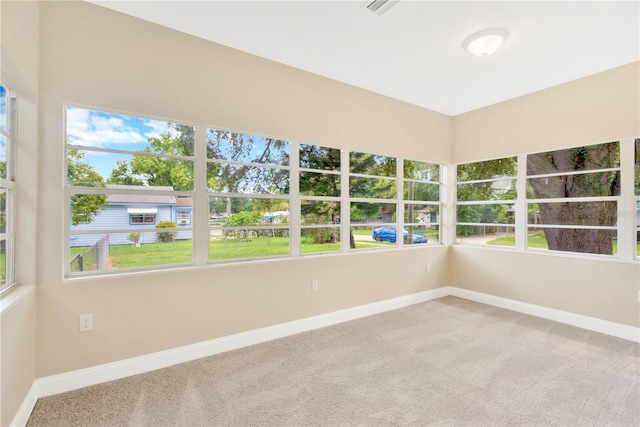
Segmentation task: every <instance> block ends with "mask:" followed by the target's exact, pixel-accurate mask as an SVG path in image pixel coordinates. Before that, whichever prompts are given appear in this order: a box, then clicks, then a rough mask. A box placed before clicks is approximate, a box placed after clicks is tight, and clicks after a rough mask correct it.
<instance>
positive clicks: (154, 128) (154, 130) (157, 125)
mask: <svg viewBox="0 0 640 427" xmlns="http://www.w3.org/2000/svg"><path fill="white" fill-rule="evenodd" d="M143 124H144V125H145V126H147V127H150V128H151V131H149V132H146V133H145V134H144V136H146V137H147V138H156V137H158V136H160V135H161V134H163V133H167V132H169V134H170V135H171V136H178V132H177V131H176V130H175V129H174V128H173V127H169V124H168V123H167V122H162V121H159V120H151V119H148V120H145V121H144V122H143Z"/></svg>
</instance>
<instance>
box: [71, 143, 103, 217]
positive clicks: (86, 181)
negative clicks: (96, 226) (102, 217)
mask: <svg viewBox="0 0 640 427" xmlns="http://www.w3.org/2000/svg"><path fill="white" fill-rule="evenodd" d="M83 158H84V153H81V152H79V151H78V150H69V151H68V153H67V184H68V185H69V186H82V187H104V186H105V183H104V179H103V178H102V175H100V174H99V173H98V172H97V171H96V170H95V169H94V168H93V166H91V165H90V164H89V163H87V162H84V161H83V160H82V159H83ZM106 203H107V196H106V195H104V194H74V195H72V196H71V223H72V224H73V225H78V224H80V223H81V222H91V221H93V220H94V219H95V217H96V216H97V215H98V214H99V213H100V212H102V210H103V209H104V205H105V204H106Z"/></svg>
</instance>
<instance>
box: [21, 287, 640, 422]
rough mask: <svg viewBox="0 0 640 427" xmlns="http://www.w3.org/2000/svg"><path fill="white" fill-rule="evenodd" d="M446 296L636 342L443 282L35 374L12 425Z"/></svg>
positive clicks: (607, 327)
mask: <svg viewBox="0 0 640 427" xmlns="http://www.w3.org/2000/svg"><path fill="white" fill-rule="evenodd" d="M449 295H452V296H456V297H459V298H464V299H468V300H471V301H476V302H479V303H483V304H487V305H492V306H495V307H500V308H504V309H507V310H512V311H517V312H520V313H524V314H529V315H532V316H537V317H541V318H544V319H549V320H553V321H556V322H560V323H565V324H568V325H572V326H577V327H579V328H583V329H588V330H591V331H595V332H600V333H603V334H608V335H612V336H614V337H618V338H623V339H626V340H629V341H635V342H640V329H639V328H634V327H632V326H627V325H622V324H619V323H614V322H609V321H606V320H600V319H595V318H593V317H588V316H582V315H579V314H574V313H569V312H566V311H561V310H555V309H552V308H547V307H542V306H538V305H534V304H528V303H524V302H520V301H514V300H510V299H507V298H502V297H497V296H493V295H488V294H483V293H480V292H475V291H470V290H467V289H461V288H456V287H453V286H444V287H441V288H436V289H431V290H429V291H425V292H419V293H416V294H411V295H405V296H402V297H398V298H392V299H389V300H384V301H379V302H375V303H371V304H365V305H361V306H357V307H352V308H348V309H345V310H339V311H334V312H331V313H326V314H321V315H318V316H313V317H308V318H305V319H300V320H294V321H292V322H287V323H282V324H279V325H274V326H268V327H265V328H260V329H255V330H252V331H248V332H243V333H239V334H235V335H229V336H226V337H222V338H216V339H213V340H209V341H204V342H201V343H196V344H191V345H186V346H182V347H177V348H174V349H170V350H165V351H159V352H156V353H151V354H147V355H144V356H139V357H133V358H131V359H126V360H121V361H118V362H112V363H107V364H104V365H98V366H93V367H90V368H85V369H78V370H75V371H71V372H65V373H62V374H58V375H51V376H48V377H43V378H38V379H36V380H35V381H34V383H33V386H32V387H31V389H30V390H29V393H28V394H27V396H26V397H25V399H24V401H23V403H22V405H21V406H20V409H19V411H18V413H17V414H16V416H15V418H14V420H13V423H12V424H11V425H15V426H24V425H25V424H26V422H27V420H28V419H29V415H30V414H31V411H32V410H33V408H34V406H35V404H36V401H37V399H38V398H40V397H45V396H50V395H52V394H58V393H64V392H66V391H71V390H76V389H79V388H82V387H88V386H91V385H95V384H100V383H104V382H107V381H113V380H117V379H120V378H125V377H128V376H131V375H137V374H142V373H145V372H149V371H153V370H156V369H161V368H166V367H169V366H173V365H177V364H179V363H184V362H189V361H192V360H196V359H200V358H202V357H207V356H213V355H215V354H219V353H224V352H226V351H231V350H236V349H239V348H243V347H247V346H250V345H255V344H260V343H263V342H266V341H271V340H274V339H278V338H283V337H287V336H290V335H295V334H298V333H301V332H307V331H311V330H314V329H318V328H323V327H325V326H331V325H335V324H338V323H342V322H347V321H349V320H355V319H359V318H362V317H366V316H371V315H374V314H378V313H383V312H385V311H389V310H395V309H398V308H402V307H407V306H410V305H413V304H418V303H421V302H426V301H430V300H433V299H437V298H441V297H445V296H449Z"/></svg>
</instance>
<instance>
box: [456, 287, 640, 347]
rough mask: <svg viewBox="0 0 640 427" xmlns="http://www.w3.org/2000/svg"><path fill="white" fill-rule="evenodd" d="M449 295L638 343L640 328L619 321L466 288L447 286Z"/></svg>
mask: <svg viewBox="0 0 640 427" xmlns="http://www.w3.org/2000/svg"><path fill="white" fill-rule="evenodd" d="M447 288H448V289H449V295H452V296H455V297H459V298H464V299H468V300H471V301H476V302H479V303H482V304H487V305H492V306H494V307H500V308H504V309H507V310H511V311H517V312H518V313H524V314H529V315H531V316H536V317H541V318H543V319H548V320H553V321H555V322H559V323H564V324H567V325H571V326H576V327H578V328H582V329H587V330H589V331H594V332H600V333H602V334H607V335H611V336H614V337H617V338H622V339H625V340H629V341H634V342H637V343H640V328H635V327H633V326H629V325H623V324H621V323H616V322H610V321H608V320H602V319H596V318H595V317H589V316H583V315H581V314H575V313H570V312H568V311H562V310H556V309H554V308H549V307H543V306H540V305H535V304H529V303H526V302H522V301H516V300H512V299H508V298H502V297H497V296H494V295H489V294H484V293H482V292H476V291H470V290H468V289H462V288H456V287H453V286H448V287H447Z"/></svg>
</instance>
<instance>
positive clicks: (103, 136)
mask: <svg viewBox="0 0 640 427" xmlns="http://www.w3.org/2000/svg"><path fill="white" fill-rule="evenodd" d="M66 112H67V139H68V141H69V142H70V143H71V144H77V145H84V146H86V147H99V148H112V149H118V150H131V151H135V150H144V148H145V147H146V146H147V145H148V144H147V141H148V140H149V138H153V137H156V136H158V135H160V134H161V133H165V132H166V131H167V130H169V123H167V122H164V121H161V120H151V119H144V118H140V117H134V116H125V115H121V114H113V113H105V112H100V111H93V110H87V109H84V108H79V107H67V110H66ZM85 160H86V161H88V162H89V163H90V164H91V165H93V167H94V168H95V169H96V171H98V173H100V174H101V175H102V176H103V177H104V179H105V180H106V179H107V178H109V176H110V175H111V171H112V170H113V168H114V167H115V166H116V160H127V161H129V160H131V156H127V155H122V154H113V153H101V152H92V151H91V152H89V151H88V152H86V156H85Z"/></svg>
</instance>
